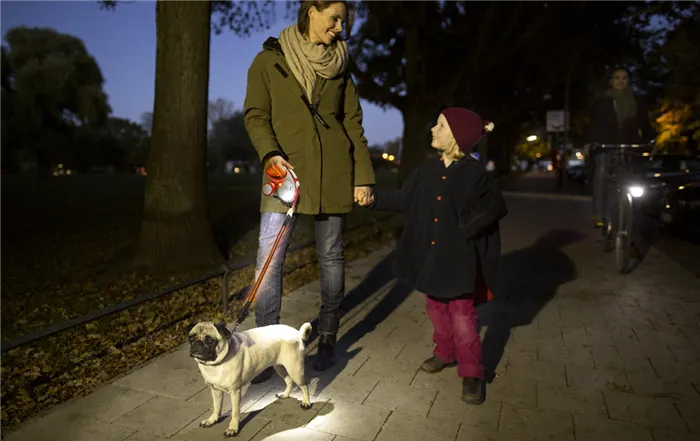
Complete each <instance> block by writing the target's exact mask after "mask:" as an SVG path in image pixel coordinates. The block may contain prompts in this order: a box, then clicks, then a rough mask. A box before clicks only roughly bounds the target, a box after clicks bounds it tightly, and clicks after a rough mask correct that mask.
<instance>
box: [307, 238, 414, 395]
mask: <svg viewBox="0 0 700 441" xmlns="http://www.w3.org/2000/svg"><path fill="white" fill-rule="evenodd" d="M395 253H396V251H392V252H391V253H390V254H389V255H387V256H386V257H385V258H384V259H382V260H381V261H380V262H379V263H378V264H377V265H376V266H375V267H374V268H372V270H371V271H370V272H369V273H367V276H366V277H365V278H364V279H363V280H362V282H360V283H359V284H358V285H357V286H356V287H355V288H354V289H353V290H352V291H350V292H349V293H348V294H347V295H346V296H345V299H344V300H343V311H345V313H344V316H348V315H350V314H352V313H354V312H357V311H353V310H354V309H355V308H356V307H357V306H359V305H360V304H361V303H362V302H363V301H364V300H365V299H367V297H369V296H371V295H372V294H374V293H375V292H377V291H378V290H379V289H381V288H382V287H384V286H385V285H387V284H388V283H390V282H392V281H394V280H396V278H395V276H394V271H393V268H392V262H393V259H394V256H395ZM412 292H413V289H412V288H411V287H410V286H408V285H406V284H405V283H402V282H400V281H396V283H395V284H394V286H393V287H392V288H391V289H390V291H389V292H388V293H387V294H385V295H384V296H382V298H381V299H380V300H379V302H378V303H377V304H376V305H374V307H372V309H371V310H370V311H369V312H368V313H367V314H366V315H365V316H364V318H363V319H362V320H360V321H359V322H357V323H356V324H355V325H353V327H352V328H350V329H349V330H348V331H346V332H345V333H344V334H343V335H342V336H341V337H340V338H339V339H338V341H337V343H336V348H335V358H336V363H335V365H334V366H333V367H332V368H330V369H329V370H327V371H325V372H318V371H316V370H315V369H313V367H312V362H313V358H314V357H308V358H307V362H306V363H307V368H306V371H307V372H313V373H314V374H315V375H314V376H317V378H318V382H317V383H316V384H315V391H314V393H316V394H318V393H319V392H320V391H322V390H323V389H324V388H325V387H327V386H328V385H329V384H330V383H332V382H333V380H334V379H335V377H336V376H338V374H340V373H341V372H342V371H343V370H344V369H345V367H346V366H347V365H348V363H349V362H350V360H352V359H353V358H354V357H355V356H356V355H357V354H358V353H360V351H361V350H362V348H354V349H352V350H350V347H351V346H352V345H353V343H356V342H357V341H358V340H360V339H361V338H362V337H364V336H365V335H367V334H369V333H371V332H372V331H374V330H375V329H376V327H377V325H379V324H380V323H381V322H383V321H384V320H385V319H386V318H387V317H389V316H390V315H391V313H392V312H394V310H395V309H396V308H397V307H398V306H399V305H401V303H403V301H404V300H406V298H407V297H408V296H409V295H410V294H411V293H412ZM316 324H317V319H316V320H314V321H313V322H312V325H313V329H314V332H313V334H312V335H311V337H310V338H309V341H312V340H314V339H316V338H317V337H318V334H317V333H316ZM307 344H308V343H307Z"/></svg>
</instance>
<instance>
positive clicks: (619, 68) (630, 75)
mask: <svg viewBox="0 0 700 441" xmlns="http://www.w3.org/2000/svg"><path fill="white" fill-rule="evenodd" d="M618 71H623V72H627V77H628V78H629V79H630V81H631V80H632V72H631V71H630V70H629V69H628V68H626V67H625V66H613V67H612V69H610V71H609V72H608V79H609V80H611V79H612V77H613V75H615V72H618Z"/></svg>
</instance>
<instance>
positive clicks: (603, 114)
mask: <svg viewBox="0 0 700 441" xmlns="http://www.w3.org/2000/svg"><path fill="white" fill-rule="evenodd" d="M635 100H636V102H637V114H636V116H635V117H634V118H630V119H628V120H627V121H625V122H624V124H623V125H622V127H620V124H619V123H618V121H617V113H616V112H615V105H614V104H613V99H612V98H611V97H601V98H598V99H597V100H596V101H594V103H593V105H592V106H591V110H590V118H591V125H590V127H589V130H588V142H598V143H601V144H646V143H648V142H649V141H651V140H652V139H653V138H654V131H653V130H652V128H651V123H650V121H649V110H648V108H647V106H646V103H645V102H644V100H643V99H641V98H638V97H635Z"/></svg>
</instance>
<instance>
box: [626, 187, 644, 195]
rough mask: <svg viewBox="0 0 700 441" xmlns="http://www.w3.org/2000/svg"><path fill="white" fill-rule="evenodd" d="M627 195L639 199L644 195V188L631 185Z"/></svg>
mask: <svg viewBox="0 0 700 441" xmlns="http://www.w3.org/2000/svg"><path fill="white" fill-rule="evenodd" d="M629 193H630V195H632V197H633V198H640V197H642V196H643V195H644V187H642V186H640V185H633V186H631V187H630V188H629Z"/></svg>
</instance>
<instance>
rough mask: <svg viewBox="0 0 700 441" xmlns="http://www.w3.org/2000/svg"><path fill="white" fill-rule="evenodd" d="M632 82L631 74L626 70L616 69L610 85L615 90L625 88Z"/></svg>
mask: <svg viewBox="0 0 700 441" xmlns="http://www.w3.org/2000/svg"><path fill="white" fill-rule="evenodd" d="M629 83H630V78H629V75H627V72H626V71H624V70H616V71H615V72H613V75H612V78H610V85H611V86H612V88H613V89H615V90H625V89H626V88H627V86H628V85H629Z"/></svg>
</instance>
